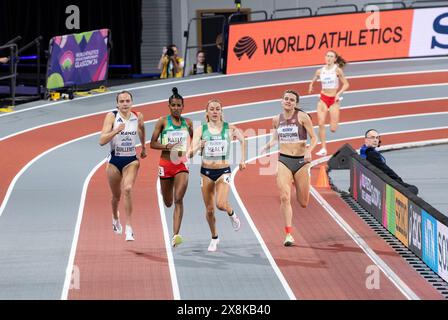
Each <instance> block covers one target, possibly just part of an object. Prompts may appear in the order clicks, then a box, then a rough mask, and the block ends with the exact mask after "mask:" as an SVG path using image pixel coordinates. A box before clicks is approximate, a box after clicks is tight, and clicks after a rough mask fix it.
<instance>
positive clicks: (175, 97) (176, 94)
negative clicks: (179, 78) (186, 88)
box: [168, 87, 184, 104]
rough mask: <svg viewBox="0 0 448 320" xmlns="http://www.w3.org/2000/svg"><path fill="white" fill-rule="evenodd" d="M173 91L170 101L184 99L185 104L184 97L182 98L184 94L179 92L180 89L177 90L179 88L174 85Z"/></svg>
mask: <svg viewBox="0 0 448 320" xmlns="http://www.w3.org/2000/svg"><path fill="white" fill-rule="evenodd" d="M172 91H173V94H172V96H171V97H170V98H169V100H168V102H169V103H170V104H171V101H172V100H173V99H180V100H181V101H182V104H184V98H182V96H181V95H180V94H179V91H178V90H177V88H176V87H173V89H172Z"/></svg>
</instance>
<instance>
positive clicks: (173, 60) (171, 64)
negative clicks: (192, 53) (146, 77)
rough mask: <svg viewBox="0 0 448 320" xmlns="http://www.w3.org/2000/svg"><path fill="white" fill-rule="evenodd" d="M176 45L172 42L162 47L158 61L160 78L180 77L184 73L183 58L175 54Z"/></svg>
mask: <svg viewBox="0 0 448 320" xmlns="http://www.w3.org/2000/svg"><path fill="white" fill-rule="evenodd" d="M177 53H178V51H177V47H176V45H174V44H171V45H169V46H168V47H165V48H163V52H162V56H161V57H160V61H159V66H158V67H159V70H161V73H160V78H161V79H165V78H182V77H183V73H184V59H182V58H181V57H178V56H177Z"/></svg>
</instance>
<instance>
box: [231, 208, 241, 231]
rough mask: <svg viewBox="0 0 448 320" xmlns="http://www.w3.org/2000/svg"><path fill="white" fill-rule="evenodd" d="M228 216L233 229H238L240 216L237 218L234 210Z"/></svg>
mask: <svg viewBox="0 0 448 320" xmlns="http://www.w3.org/2000/svg"><path fill="white" fill-rule="evenodd" d="M229 218H230V221H231V222H232V227H233V230H235V231H238V230H240V227H241V221H240V218H238V216H237V215H236V213H235V211H234V212H233V214H232V215H231V216H229Z"/></svg>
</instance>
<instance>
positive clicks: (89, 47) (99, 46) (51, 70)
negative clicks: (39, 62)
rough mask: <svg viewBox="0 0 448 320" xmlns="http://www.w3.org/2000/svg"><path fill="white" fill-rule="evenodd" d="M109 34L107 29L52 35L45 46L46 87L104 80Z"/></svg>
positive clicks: (107, 59) (55, 87) (105, 76)
mask: <svg viewBox="0 0 448 320" xmlns="http://www.w3.org/2000/svg"><path fill="white" fill-rule="evenodd" d="M109 36H110V31H109V30H108V29H101V30H95V31H88V32H83V33H77V34H69V35H64V36H57V37H53V38H52V39H51V40H50V48H49V52H50V57H49V58H48V72H47V89H57V88H63V87H70V86H76V85H82V84H88V83H92V82H97V81H103V80H106V78H107V69H108V65H109V52H108V44H109Z"/></svg>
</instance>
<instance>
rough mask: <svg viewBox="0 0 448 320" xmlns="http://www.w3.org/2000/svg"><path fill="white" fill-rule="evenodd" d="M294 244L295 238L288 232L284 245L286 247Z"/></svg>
mask: <svg viewBox="0 0 448 320" xmlns="http://www.w3.org/2000/svg"><path fill="white" fill-rule="evenodd" d="M293 244H294V238H293V237H292V235H291V234H290V233H288V234H287V235H286V237H285V241H284V242H283V245H284V246H285V247H290V246H292V245H293Z"/></svg>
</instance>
